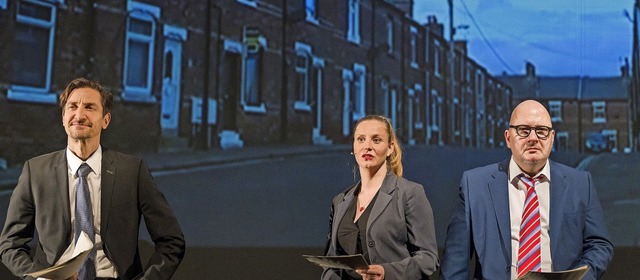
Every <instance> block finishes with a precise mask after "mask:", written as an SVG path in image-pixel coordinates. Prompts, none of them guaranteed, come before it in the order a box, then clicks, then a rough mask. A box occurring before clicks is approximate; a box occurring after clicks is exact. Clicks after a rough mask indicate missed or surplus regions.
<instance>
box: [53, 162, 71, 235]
mask: <svg viewBox="0 0 640 280" xmlns="http://www.w3.org/2000/svg"><path fill="white" fill-rule="evenodd" d="M52 168H53V174H55V187H56V188H58V191H56V193H58V199H59V201H62V207H64V208H63V211H62V217H63V218H62V220H63V221H64V223H65V224H64V226H63V227H62V228H64V229H67V230H68V231H69V230H70V229H71V201H70V200H69V177H68V174H69V171H68V169H69V166H68V165H67V157H66V150H62V151H60V152H58V153H57V154H56V155H55V157H54V160H53V161H52ZM64 236H66V237H68V236H70V234H68V232H67V233H65V234H64Z"/></svg>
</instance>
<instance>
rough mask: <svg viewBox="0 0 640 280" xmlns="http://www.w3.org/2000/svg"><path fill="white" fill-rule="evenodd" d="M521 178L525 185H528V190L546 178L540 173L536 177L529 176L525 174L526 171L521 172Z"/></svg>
mask: <svg viewBox="0 0 640 280" xmlns="http://www.w3.org/2000/svg"><path fill="white" fill-rule="evenodd" d="M518 177H519V178H520V180H521V181H522V182H523V183H524V185H525V186H527V190H529V189H531V188H532V187H533V186H535V185H536V184H537V183H540V181H542V179H544V177H545V176H544V174H540V175H538V176H536V177H533V178H531V177H529V176H527V175H525V174H524V173H522V174H520V175H519V176H518Z"/></svg>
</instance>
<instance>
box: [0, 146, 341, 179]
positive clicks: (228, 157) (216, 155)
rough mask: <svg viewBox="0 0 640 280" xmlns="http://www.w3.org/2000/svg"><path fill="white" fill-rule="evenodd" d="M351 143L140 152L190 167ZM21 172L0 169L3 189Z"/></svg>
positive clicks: (155, 163)
mask: <svg viewBox="0 0 640 280" xmlns="http://www.w3.org/2000/svg"><path fill="white" fill-rule="evenodd" d="M350 149H351V146H350V145H345V144H340V145H276V146H256V147H243V148H238V149H228V150H220V149H212V150H204V151H202V150H187V151H180V152H164V153H151V154H139V155H138V156H140V157H142V158H143V159H145V161H146V162H147V164H148V165H149V169H150V170H151V172H156V171H168V170H177V169H187V168H193V167H200V166H209V165H220V164H230V163H238V162H243V161H252V160H261V159H272V158H283V157H295V156H303V155H310V154H319V153H348V152H349V151H350ZM21 172H22V164H17V165H13V166H10V167H8V168H7V169H4V170H0V190H6V189H13V188H14V187H15V185H16V184H17V182H18V177H20V173H21Z"/></svg>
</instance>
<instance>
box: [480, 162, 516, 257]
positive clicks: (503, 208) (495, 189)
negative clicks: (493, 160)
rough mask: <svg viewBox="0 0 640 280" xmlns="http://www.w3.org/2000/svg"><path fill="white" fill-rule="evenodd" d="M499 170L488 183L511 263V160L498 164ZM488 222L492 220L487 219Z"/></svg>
mask: <svg viewBox="0 0 640 280" xmlns="http://www.w3.org/2000/svg"><path fill="white" fill-rule="evenodd" d="M498 166H499V167H498V171H497V172H495V173H493V174H492V175H491V176H492V178H493V180H492V181H490V182H489V184H488V185H487V188H488V191H489V195H490V197H491V202H492V203H491V205H493V211H494V213H495V218H496V222H497V223H498V231H499V234H500V241H501V242H502V248H503V254H504V255H505V257H507V261H508V262H507V263H511V216H510V214H509V183H508V182H509V177H508V175H507V174H508V170H509V160H506V161H503V162H501V163H500V164H499V165H498ZM486 223H487V224H489V223H491V221H486Z"/></svg>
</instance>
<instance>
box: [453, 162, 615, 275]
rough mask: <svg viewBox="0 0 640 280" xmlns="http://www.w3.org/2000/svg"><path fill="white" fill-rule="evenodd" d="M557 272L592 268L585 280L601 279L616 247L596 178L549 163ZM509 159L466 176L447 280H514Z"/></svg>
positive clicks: (553, 254) (455, 219)
mask: <svg viewBox="0 0 640 280" xmlns="http://www.w3.org/2000/svg"><path fill="white" fill-rule="evenodd" d="M549 164H550V169H551V185H550V189H549V192H550V193H549V195H550V200H551V201H550V206H549V207H550V209H549V216H550V221H549V223H550V225H549V227H550V229H549V236H550V238H551V259H552V263H553V265H552V266H553V270H554V271H558V270H566V269H572V268H576V267H580V266H582V265H588V266H589V271H588V272H587V275H586V276H585V278H584V279H597V278H599V277H600V276H602V274H603V273H604V271H605V270H606V269H607V266H608V265H609V263H610V262H611V259H612V257H613V245H612V244H611V241H610V240H609V233H608V231H607V227H606V224H605V221H604V216H603V214H602V208H601V206H600V202H599V200H598V195H597V194H596V190H595V188H594V186H593V182H592V180H591V175H590V174H589V173H588V172H585V171H579V170H576V169H573V168H571V167H568V166H565V165H562V164H559V163H555V162H553V161H549ZM508 172H509V159H507V160H505V161H503V162H501V163H499V164H492V165H488V166H484V167H479V168H475V169H472V170H469V171H466V172H464V174H463V176H462V180H461V182H460V194H459V198H458V201H457V203H456V206H455V209H454V212H453V216H452V218H451V222H450V224H449V228H448V230H447V239H446V242H445V248H444V256H443V259H442V264H441V265H442V267H441V279H444V280H446V279H468V277H469V273H470V272H469V268H470V259H471V258H470V257H471V256H475V257H476V263H475V271H474V278H476V279H509V278H510V277H511V230H510V227H511V224H510V214H509V182H508V180H509V179H508Z"/></svg>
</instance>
